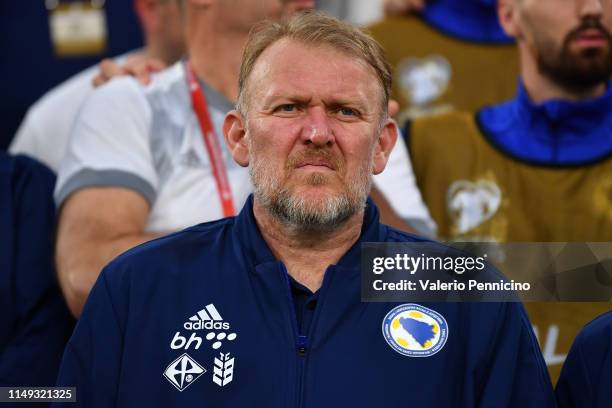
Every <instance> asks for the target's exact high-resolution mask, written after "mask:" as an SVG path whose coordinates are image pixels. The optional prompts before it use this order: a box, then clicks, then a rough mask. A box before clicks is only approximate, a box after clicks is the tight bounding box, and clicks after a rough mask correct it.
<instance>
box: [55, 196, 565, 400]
mask: <svg viewBox="0 0 612 408" xmlns="http://www.w3.org/2000/svg"><path fill="white" fill-rule="evenodd" d="M252 205H253V199H252V198H250V199H249V200H248V202H247V204H246V205H245V207H244V208H243V210H242V211H241V213H240V215H239V216H237V217H235V218H226V219H223V220H220V221H215V222H211V223H206V224H201V225H198V226H195V227H192V228H190V229H188V230H185V231H183V232H179V233H176V234H173V235H170V236H168V237H164V238H161V239H158V240H155V241H152V242H150V243H147V244H144V245H141V246H139V247H137V248H135V249H132V250H130V251H129V252H127V253H125V254H124V255H121V256H120V257H119V258H117V259H116V260H114V261H113V262H112V263H111V264H109V265H108V266H107V267H106V268H105V269H104V271H103V272H102V274H101V275H100V277H99V279H98V281H97V282H96V284H95V286H94V288H93V290H92V292H91V295H90V296H89V298H88V300H87V304H86V306H85V308H84V311H83V314H82V316H81V319H80V320H79V323H78V325H77V328H76V330H75V332H74V335H73V337H72V338H71V340H70V342H69V344H68V346H67V348H66V352H65V355H64V360H63V362H62V368H61V373H60V376H59V381H58V383H59V385H76V386H77V388H78V391H77V398H78V401H79V402H78V404H77V405H79V406H85V407H110V406H118V407H133V406H147V407H155V406H160V407H171V406H177V407H183V406H202V407H214V408H226V407H236V408H238V407H240V408H244V407H266V408H276V407H278V408H281V407H282V408H287V407H303V408H310V407H312V408H315V407H334V406H345V405H346V406H351V407H374V406H387V405H388V406H414V407H453V408H456V407H473V406H475V405H480V406H487V407H488V406H495V407H504V406H507V407H515V406H519V405H520V406H521V407H538V408H541V407H552V406H554V395H553V392H552V386H551V384H550V380H549V378H548V374H547V371H546V367H545V364H544V361H543V359H542V356H541V354H540V351H539V347H538V345H537V341H536V340H535V338H534V335H533V332H532V329H531V325H530V323H529V321H528V319H527V317H526V315H525V312H524V310H523V308H522V305H521V304H520V303H487V304H479V303H436V304H425V305H406V307H414V308H421V309H422V310H423V311H424V313H425V314H427V315H435V314H436V313H437V314H439V315H440V316H443V317H444V319H445V322H446V323H445V325H444V333H443V334H444V336H445V337H444V338H445V339H446V342H445V343H438V344H441V348H440V349H439V351H438V352H437V353H435V354H433V355H431V356H429V357H420V358H415V357H409V356H406V355H402V354H400V353H399V352H398V351H396V350H395V349H394V348H392V347H391V345H390V343H388V342H387V340H386V339H385V336H384V334H383V330H382V329H383V323H384V321H385V319H386V316H387V314H388V313H389V312H390V311H391V310H392V309H394V308H396V307H397V306H398V305H397V304H392V303H361V302H360V295H361V279H360V252H361V251H360V243H361V242H419V241H421V239H419V238H417V237H414V236H412V235H408V234H405V233H402V232H399V231H396V230H394V229H391V228H389V227H387V226H384V225H382V224H380V223H379V221H378V210H377V209H376V207H375V206H374V204H373V203H372V202H371V201H369V202H368V206H367V210H366V212H365V215H364V224H363V229H362V233H361V237H360V239H359V241H358V242H357V243H356V244H355V245H354V246H353V247H352V248H351V249H350V250H349V251H348V252H347V253H346V254H345V255H344V256H343V257H342V259H341V260H340V261H339V262H338V263H337V264H336V265H331V266H329V268H328V269H327V270H326V272H325V275H324V279H323V283H322V286H321V288H320V289H319V290H318V291H317V293H315V294H312V293H310V291H308V290H307V289H306V288H304V287H303V286H302V285H298V284H297V282H293V283H292V280H291V278H290V277H289V275H288V273H287V270H286V268H285V266H284V265H283V264H282V263H281V262H279V261H278V260H276V259H275V257H274V256H273V254H272V252H271V250H270V248H269V247H268V246H267V245H266V243H265V241H264V240H263V238H262V236H261V234H260V232H259V229H258V227H257V224H256V222H255V219H254V216H253V212H252ZM300 286H301V287H300ZM296 294H297V296H296ZM313 296H314V297H315V298H316V302H312V301H313V299H314V298H313ZM296 297H298V298H301V300H297V302H295V301H294V299H295V298H296ZM300 302H301V303H302V305H304V306H305V307H308V304H309V303H311V304H313V305H314V309H313V310H312V312H311V313H310V312H308V313H302V321H301V324H300V321H298V314H299V313H297V312H296V303H297V304H300ZM307 314H310V317H308V319H310V321H309V322H308V323H307V324H305V322H306V319H307V317H306V315H307ZM407 320H410V319H404V322H403V323H402V324H404V323H405V324H406V327H407V330H414V332H415V334H414V335H415V336H416V338H418V339H422V341H423V342H425V341H426V340H427V336H428V335H430V334H431V333H433V332H436V331H437V333H441V330H440V328H441V327H442V326H438V327H437V328H436V329H435V330H434V326H430V325H428V324H423V323H422V322H418V321H407ZM427 331H429V332H430V333H429V334H428V333H427ZM417 341H418V340H417ZM67 406H73V405H67Z"/></svg>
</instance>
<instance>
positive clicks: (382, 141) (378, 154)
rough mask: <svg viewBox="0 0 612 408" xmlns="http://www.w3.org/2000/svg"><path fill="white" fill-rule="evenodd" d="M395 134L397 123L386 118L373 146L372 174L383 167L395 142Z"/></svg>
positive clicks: (380, 171)
mask: <svg viewBox="0 0 612 408" xmlns="http://www.w3.org/2000/svg"><path fill="white" fill-rule="evenodd" d="M397 134H398V130H397V124H396V123H395V121H394V120H393V119H390V118H387V120H386V121H385V125H384V126H383V129H382V131H381V133H380V137H379V138H378V141H377V142H376V147H375V148H374V166H373V168H372V173H373V174H380V173H382V171H383V170H384V169H385V166H386V165H387V161H388V160H389V156H390V155H391V150H393V146H395V142H397Z"/></svg>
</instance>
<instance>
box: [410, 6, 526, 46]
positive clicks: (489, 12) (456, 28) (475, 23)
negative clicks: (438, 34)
mask: <svg viewBox="0 0 612 408" xmlns="http://www.w3.org/2000/svg"><path fill="white" fill-rule="evenodd" d="M496 5H497V0H460V1H458V0H428V1H427V2H426V6H425V9H424V10H423V12H422V13H421V15H422V17H423V19H425V21H426V22H427V23H429V24H430V25H432V26H433V27H435V28H437V29H438V30H440V31H442V32H445V33H447V34H448V35H450V36H452V37H455V38H457V39H460V40H464V41H470V42H480V43H488V44H510V43H513V42H514V40H513V39H512V38H510V37H508V36H507V35H506V33H505V32H504V30H503V29H502V27H501V25H500V24H499V19H498V17H497V9H496Z"/></svg>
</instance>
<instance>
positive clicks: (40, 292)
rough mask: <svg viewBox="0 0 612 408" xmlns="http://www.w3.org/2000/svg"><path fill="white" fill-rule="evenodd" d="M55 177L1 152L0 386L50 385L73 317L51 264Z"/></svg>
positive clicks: (70, 331)
mask: <svg viewBox="0 0 612 408" xmlns="http://www.w3.org/2000/svg"><path fill="white" fill-rule="evenodd" d="M54 184H55V176H54V175H53V173H52V172H51V171H50V170H49V169H48V168H46V167H45V166H43V165H42V164H40V163H38V162H36V161H34V160H32V159H29V158H27V157H25V156H15V157H11V156H8V155H7V154H5V153H3V152H0V386H2V387H5V386H52V385H54V384H55V379H56V377H57V371H58V369H59V364H60V360H61V357H62V352H63V350H64V347H65V345H66V343H67V342H68V338H69V337H70V334H71V333H72V328H73V325H74V320H73V318H72V316H71V315H70V313H69V312H68V309H67V308H66V306H65V304H64V299H63V298H62V296H61V293H60V290H59V288H58V285H57V283H56V281H55V273H54V269H53V234H54V232H55V206H54V204H53V185H54Z"/></svg>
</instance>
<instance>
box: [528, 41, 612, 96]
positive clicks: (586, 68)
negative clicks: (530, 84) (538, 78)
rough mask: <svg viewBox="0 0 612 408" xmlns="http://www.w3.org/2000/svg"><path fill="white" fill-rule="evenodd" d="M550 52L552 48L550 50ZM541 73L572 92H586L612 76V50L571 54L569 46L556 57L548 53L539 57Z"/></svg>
mask: <svg viewBox="0 0 612 408" xmlns="http://www.w3.org/2000/svg"><path fill="white" fill-rule="evenodd" d="M548 49H549V50H550V49H551V48H548ZM538 69H539V71H540V72H541V73H542V74H544V75H546V76H547V77H549V78H550V79H551V80H552V81H553V82H555V83H557V84H559V85H560V86H562V87H563V88H565V89H568V90H572V91H586V90H589V89H593V88H594V87H596V86H598V85H601V84H602V83H605V82H606V81H607V80H608V79H609V78H610V75H612V50H611V49H610V47H608V48H607V49H605V50H595V49H592V50H589V49H586V50H583V51H582V52H580V53H576V52H571V50H570V47H569V44H567V43H566V44H565V45H564V46H563V49H562V51H561V52H560V53H559V54H558V55H556V56H553V55H550V54H549V53H548V52H544V53H541V54H540V55H539V56H538Z"/></svg>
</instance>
